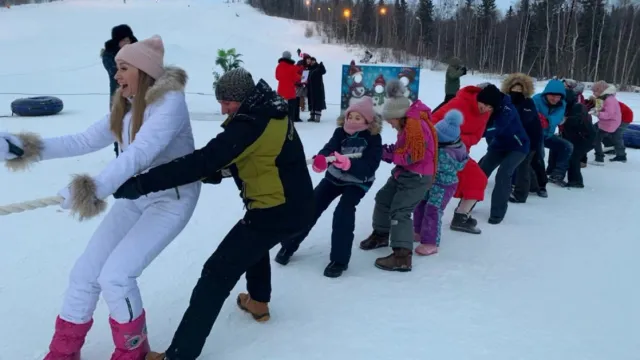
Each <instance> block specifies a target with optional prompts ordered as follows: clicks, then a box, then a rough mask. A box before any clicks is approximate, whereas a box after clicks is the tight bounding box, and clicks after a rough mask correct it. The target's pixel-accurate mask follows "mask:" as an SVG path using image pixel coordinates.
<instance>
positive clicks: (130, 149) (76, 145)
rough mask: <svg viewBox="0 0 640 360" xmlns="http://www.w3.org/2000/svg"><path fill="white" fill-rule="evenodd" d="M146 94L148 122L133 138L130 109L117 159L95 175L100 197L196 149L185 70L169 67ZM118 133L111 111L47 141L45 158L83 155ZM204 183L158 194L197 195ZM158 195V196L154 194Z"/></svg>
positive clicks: (43, 151) (105, 144) (44, 146)
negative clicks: (111, 121) (79, 129)
mask: <svg viewBox="0 0 640 360" xmlns="http://www.w3.org/2000/svg"><path fill="white" fill-rule="evenodd" d="M165 70H166V71H165V74H164V75H163V76H162V77H160V78H159V79H157V80H156V82H155V84H154V85H153V86H152V87H151V88H149V90H148V91H147V94H146V96H145V97H146V99H147V103H148V105H147V108H146V110H145V113H144V121H143V124H142V127H141V128H140V131H139V132H138V133H137V134H136V137H135V140H134V141H133V142H131V140H130V138H131V136H130V128H131V111H129V112H128V113H127V114H126V115H125V117H124V124H123V125H124V126H123V133H122V140H123V141H122V143H121V144H119V145H120V146H119V148H120V150H121V153H120V155H119V156H118V157H117V158H115V159H113V160H112V161H111V162H109V164H107V166H106V167H105V168H104V170H102V172H101V173H100V174H99V175H97V176H95V177H94V179H95V181H96V183H97V184H98V193H97V194H96V195H97V197H98V198H106V197H108V196H109V195H111V194H113V193H114V192H115V191H116V190H117V189H118V188H119V187H120V185H122V184H123V183H124V182H125V181H126V180H127V179H129V178H131V177H133V176H135V175H138V174H140V173H142V172H145V171H147V170H148V169H150V168H152V167H155V166H158V165H162V164H164V163H167V162H170V161H172V160H174V159H176V158H179V157H182V156H184V155H187V154H190V153H192V152H193V151H194V150H195V145H194V139H193V131H192V129H191V122H190V119H189V110H188V108H187V103H186V101H185V94H184V87H185V85H186V81H187V74H186V72H185V71H184V70H182V69H179V68H175V67H167V68H165ZM115 141H116V137H115V136H114V134H113V133H112V132H111V130H110V127H109V115H106V116H104V117H103V118H102V119H101V120H99V121H98V122H96V123H94V124H93V125H91V126H90V127H89V128H88V129H87V130H85V131H84V132H81V133H78V134H74V135H65V136H61V137H55V138H47V139H43V148H42V151H41V154H40V159H41V160H47V159H56V158H66V157H72V156H79V155H84V154H88V153H91V152H95V151H98V150H101V149H103V148H105V147H107V146H110V145H112V144H113V143H114V142H115ZM199 191H200V183H199V182H198V183H193V184H189V185H185V186H182V187H180V189H178V188H176V189H173V190H167V191H165V192H162V193H158V194H157V195H158V196H166V195H170V196H171V197H173V198H174V199H175V198H180V196H181V193H185V192H186V193H189V194H190V195H195V197H196V198H197V197H198V195H199ZM154 197H155V196H154Z"/></svg>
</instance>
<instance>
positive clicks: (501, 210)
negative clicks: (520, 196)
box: [480, 85, 529, 224]
mask: <svg viewBox="0 0 640 360" xmlns="http://www.w3.org/2000/svg"><path fill="white" fill-rule="evenodd" d="M490 86H492V87H494V88H495V85H487V87H490ZM495 90H496V92H497V94H496V96H499V97H500V98H501V105H500V106H499V108H498V109H495V110H494V112H493V113H492V114H491V118H490V119H489V123H488V124H487V129H486V131H485V138H486V140H487V143H488V144H489V146H488V148H487V154H486V155H485V156H484V158H483V159H482V161H481V162H480V168H481V169H482V171H484V173H485V174H486V175H487V177H489V176H491V173H492V172H493V171H494V170H495V169H496V168H497V169H498V173H497V174H496V177H495V184H494V187H493V192H492V194H491V213H490V216H489V223H490V224H499V223H500V222H502V220H503V219H504V217H505V215H506V213H507V207H508V205H509V195H510V194H511V177H512V176H513V174H514V172H515V171H516V168H517V167H518V165H520V163H521V162H522V161H523V160H524V159H525V158H526V157H527V155H528V154H529V136H528V135H527V132H526V131H525V129H524V127H523V126H522V122H521V121H520V116H519V115H518V110H517V109H516V107H515V106H514V105H513V104H512V103H511V98H510V97H509V96H507V95H505V94H503V93H501V92H500V90H498V89H497V88H496V89H495Z"/></svg>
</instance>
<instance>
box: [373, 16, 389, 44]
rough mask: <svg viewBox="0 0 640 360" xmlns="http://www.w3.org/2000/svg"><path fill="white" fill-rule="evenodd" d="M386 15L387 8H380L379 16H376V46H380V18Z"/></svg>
mask: <svg viewBox="0 0 640 360" xmlns="http://www.w3.org/2000/svg"><path fill="white" fill-rule="evenodd" d="M386 13H387V8H386V7H384V6H383V7H381V8H380V10H378V14H377V16H376V40H375V44H376V46H377V45H378V29H379V28H380V16H384V15H385V14H386Z"/></svg>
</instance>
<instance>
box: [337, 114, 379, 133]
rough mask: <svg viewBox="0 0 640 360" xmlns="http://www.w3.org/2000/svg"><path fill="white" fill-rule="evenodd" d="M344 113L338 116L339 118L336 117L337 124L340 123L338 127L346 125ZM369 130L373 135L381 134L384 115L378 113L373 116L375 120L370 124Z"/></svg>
mask: <svg viewBox="0 0 640 360" xmlns="http://www.w3.org/2000/svg"><path fill="white" fill-rule="evenodd" d="M344 120H345V117H344V114H342V115H340V116H338V119H336V125H338V127H343V126H344ZM368 130H369V132H370V133H371V135H378V134H380V132H382V117H381V116H380V115H378V114H376V115H375V116H374V117H373V121H372V122H371V124H369V129H368Z"/></svg>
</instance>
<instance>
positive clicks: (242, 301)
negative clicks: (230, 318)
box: [237, 293, 271, 322]
mask: <svg viewBox="0 0 640 360" xmlns="http://www.w3.org/2000/svg"><path fill="white" fill-rule="evenodd" d="M237 302H238V307H239V308H240V310H242V311H245V312H247V313H249V314H251V316H252V317H253V319H254V320H255V321H257V322H265V321H268V320H269V319H270V318H271V316H270V315H269V303H264V302H260V301H255V300H253V299H252V298H251V296H249V294H246V293H240V294H238V300H237Z"/></svg>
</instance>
